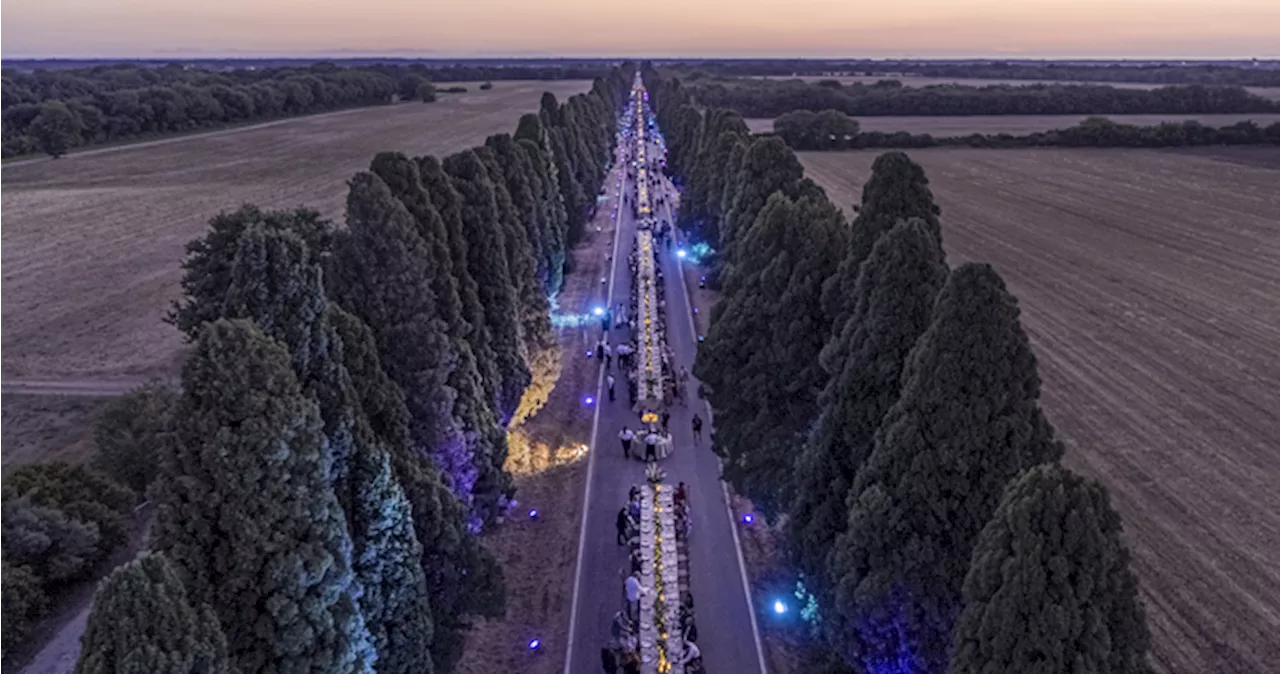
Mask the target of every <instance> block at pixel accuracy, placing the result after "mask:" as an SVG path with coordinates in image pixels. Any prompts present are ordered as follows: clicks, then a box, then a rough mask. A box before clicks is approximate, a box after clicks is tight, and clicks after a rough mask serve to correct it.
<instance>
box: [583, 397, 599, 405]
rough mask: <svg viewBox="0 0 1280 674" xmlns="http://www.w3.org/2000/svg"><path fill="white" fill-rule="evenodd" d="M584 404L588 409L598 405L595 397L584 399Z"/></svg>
mask: <svg viewBox="0 0 1280 674" xmlns="http://www.w3.org/2000/svg"><path fill="white" fill-rule="evenodd" d="M582 404H584V405H586V406H587V407H591V406H592V405H594V404H596V399H595V396H587V397H585V398H583V399H582Z"/></svg>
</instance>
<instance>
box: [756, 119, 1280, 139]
mask: <svg viewBox="0 0 1280 674" xmlns="http://www.w3.org/2000/svg"><path fill="white" fill-rule="evenodd" d="M1102 116H1103V117H1106V118H1108V119H1110V120H1112V121H1114V122H1116V123H1117V124H1133V125H1137V126H1151V125H1154V124H1159V123H1161V122H1184V121H1187V120H1195V121H1198V122H1200V123H1201V124H1204V125H1205V126H1214V127H1219V126H1230V125H1232V124H1236V123H1237V122H1246V121H1249V120H1253V121H1254V122H1255V123H1257V124H1258V125H1259V126H1267V125H1269V124H1274V123H1276V122H1280V114H1245V115H1102ZM1088 117H1089V115H957V116H944V117H930V116H901V117H859V118H858V126H860V127H861V128H862V130H863V131H880V132H884V133H892V132H895V131H906V132H908V133H917V134H919V133H928V134H932V135H934V136H967V135H969V134H974V133H987V134H997V133H1009V134H1014V135H1025V134H1029V133H1036V132H1037V131H1052V130H1054V129H1065V128H1067V127H1069V126H1075V125H1076V124H1079V123H1080V122H1082V121H1084V120H1085V119H1086V118H1088ZM747 126H748V127H749V128H750V129H751V130H752V131H753V132H755V133H763V132H767V131H773V120H772V119H766V118H763V117H752V118H750V119H748V120H747Z"/></svg>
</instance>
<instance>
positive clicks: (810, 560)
mask: <svg viewBox="0 0 1280 674" xmlns="http://www.w3.org/2000/svg"><path fill="white" fill-rule="evenodd" d="M942 258H943V256H942V250H941V249H939V248H938V244H937V240H936V238H935V237H934V236H933V233H932V232H931V231H930V229H929V226H928V225H927V224H925V223H924V222H922V221H919V220H912V221H910V222H904V223H900V224H899V225H898V226H897V227H895V228H894V229H893V231H891V232H889V233H888V234H886V235H885V236H884V237H882V238H881V239H880V240H879V241H877V242H876V245H875V248H874V249H873V250H872V253H871V256H870V257H869V258H867V260H866V262H865V263H864V264H863V265H862V271H861V273H860V274H859V276H858V284H857V286H855V293H856V294H857V299H856V301H855V302H854V305H855V306H856V307H857V308H856V310H855V311H854V313H853V316H852V317H851V318H850V320H849V321H847V322H846V323H845V326H844V328H843V330H841V331H840V332H839V333H838V338H837V340H835V341H834V342H833V343H831V344H828V345H827V347H826V348H825V349H824V350H823V352H822V358H821V365H822V368H823V369H824V370H825V371H826V372H827V373H828V374H829V375H830V377H831V379H830V381H829V382H828V384H827V387H826V390H825V391H823V394H822V397H821V400H820V402H821V405H822V410H823V411H822V416H821V417H820V419H819V422H818V424H817V426H816V428H815V429H814V432H813V435H812V437H810V439H809V442H808V443H807V444H806V446H805V450H804V452H803V453H802V454H801V456H800V458H799V459H798V460H797V461H796V470H795V475H794V477H793V481H794V487H793V494H794V501H793V502H792V506H791V509H790V514H791V521H792V525H791V529H790V533H791V541H792V544H791V547H792V553H793V557H794V559H795V560H796V564H797V566H798V567H799V568H800V569H801V570H803V571H804V572H805V574H806V575H807V576H808V578H809V584H810V585H811V586H812V587H814V588H816V589H817V593H816V594H817V595H818V596H819V599H820V600H821V602H822V605H824V606H830V604H831V601H830V600H831V597H830V595H829V593H827V592H826V588H825V586H824V585H823V581H825V575H826V574H825V569H826V559H827V555H828V554H829V552H830V551H831V548H832V546H833V545H834V544H835V540H836V537H837V536H838V535H839V534H840V533H841V532H843V531H844V529H845V524H846V522H847V519H848V512H849V510H848V508H847V506H846V505H845V498H846V496H847V495H848V493H849V488H850V487H851V486H852V484H853V478H854V475H855V474H856V473H857V471H858V468H859V467H861V466H862V463H863V462H864V461H866V459H867V456H868V455H870V454H871V449H872V446H873V444H874V441H875V432H876V429H877V428H878V427H879V426H880V421H881V419H882V418H883V417H884V415H885V413H887V412H888V411H889V408H890V407H892V406H893V404H894V403H895V402H897V400H898V393H899V391H900V382H899V380H900V379H901V374H902V368H903V365H904V364H905V362H906V359H907V354H908V353H910V351H911V348H912V347H913V346H915V343H916V340H917V339H919V337H920V335H921V334H922V333H924V331H925V328H927V327H928V326H929V318H930V316H931V315H932V313H933V303H934V300H935V299H936V298H937V295H938V292H939V291H940V290H941V289H942V284H943V283H944V282H945V281H946V278H947V266H946V263H945V262H943V259H942Z"/></svg>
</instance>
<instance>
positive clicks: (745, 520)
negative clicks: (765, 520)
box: [742, 513, 756, 524]
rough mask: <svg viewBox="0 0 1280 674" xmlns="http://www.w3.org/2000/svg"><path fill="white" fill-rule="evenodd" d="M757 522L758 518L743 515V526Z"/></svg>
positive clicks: (749, 514)
mask: <svg viewBox="0 0 1280 674" xmlns="http://www.w3.org/2000/svg"><path fill="white" fill-rule="evenodd" d="M755 521H756V516H755V515H753V514H751V513H745V514H743V515H742V523H743V524H755Z"/></svg>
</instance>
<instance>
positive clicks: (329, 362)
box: [223, 225, 356, 505]
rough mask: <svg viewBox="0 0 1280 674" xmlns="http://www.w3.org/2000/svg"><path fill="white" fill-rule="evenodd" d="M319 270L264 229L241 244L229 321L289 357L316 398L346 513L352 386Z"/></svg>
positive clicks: (291, 241)
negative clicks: (242, 322)
mask: <svg viewBox="0 0 1280 674" xmlns="http://www.w3.org/2000/svg"><path fill="white" fill-rule="evenodd" d="M328 307H329V300H328V298H327V297H325V290H324V283H323V280H322V273H321V270H320V266H319V265H318V264H315V263H313V262H311V254H310V252H309V251H308V250H307V245H306V243H305V242H304V241H303V240H302V239H301V237H299V236H297V235H296V234H294V233H292V232H289V231H283V230H267V229H265V228H263V227H261V226H259V225H254V226H252V227H250V228H249V229H246V230H245V231H244V233H243V234H241V236H240V242H239V249H238V251H237V253H236V257H235V261H234V262H233V263H232V267H231V283H230V285H229V286H228V288H227V295H226V299H225V300H224V302H223V316H224V317H226V318H246V319H249V320H251V321H253V322H254V323H255V324H257V326H258V327H259V328H260V329H261V330H262V331H263V333H265V334H266V335H267V336H268V337H270V338H272V339H274V340H276V341H277V342H280V343H281V344H282V345H284V347H285V348H286V349H288V351H289V355H290V362H291V363H292V364H293V371H294V374H295V375H296V376H297V377H298V381H299V383H301V384H302V387H303V390H304V391H306V392H307V393H309V394H310V395H313V396H315V398H316V401H317V402H318V403H319V404H320V416H321V418H322V419H324V432H325V438H326V439H327V440H328V450H327V454H328V457H329V462H330V466H329V473H330V475H331V478H332V480H333V484H334V486H335V488H336V489H337V494H338V499H339V501H340V502H342V503H343V504H344V505H346V503H347V500H346V494H347V484H346V480H347V475H348V473H349V471H350V462H351V457H352V455H353V454H354V453H355V451H356V448H355V443H356V440H355V437H354V432H355V424H356V420H355V410H354V409H353V408H352V401H351V399H350V394H349V391H350V387H351V381H350V378H349V376H348V374H347V371H346V368H344V367H343V366H342V341H341V340H339V339H338V338H337V335H336V334H335V333H334V331H333V326H331V325H330V324H329V320H328V316H327V313H326V312H327V310H328Z"/></svg>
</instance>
